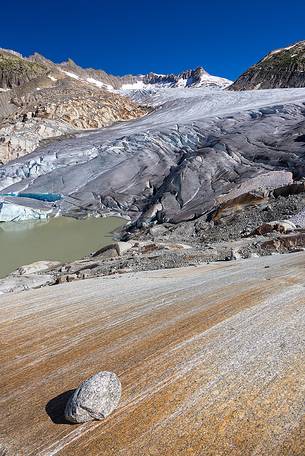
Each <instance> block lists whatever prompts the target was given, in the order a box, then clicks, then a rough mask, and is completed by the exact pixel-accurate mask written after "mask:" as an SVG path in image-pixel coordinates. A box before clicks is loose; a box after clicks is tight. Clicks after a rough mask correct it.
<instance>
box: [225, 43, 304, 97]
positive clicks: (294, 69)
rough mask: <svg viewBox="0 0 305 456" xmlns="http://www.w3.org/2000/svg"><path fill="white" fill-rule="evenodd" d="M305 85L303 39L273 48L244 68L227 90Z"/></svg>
mask: <svg viewBox="0 0 305 456" xmlns="http://www.w3.org/2000/svg"><path fill="white" fill-rule="evenodd" d="M298 87H305V41H298V42H296V43H294V44H292V45H289V46H287V47H284V48H279V49H274V50H273V51H271V52H269V53H268V54H267V55H265V56H264V57H263V58H262V59H261V60H259V61H258V62H257V63H256V64H254V65H252V66H251V67H250V68H249V69H248V70H246V71H245V72H244V73H243V74H241V76H239V78H237V80H236V81H235V82H234V83H233V84H232V85H231V86H230V87H229V90H238V91H239V90H259V89H275V88H298Z"/></svg>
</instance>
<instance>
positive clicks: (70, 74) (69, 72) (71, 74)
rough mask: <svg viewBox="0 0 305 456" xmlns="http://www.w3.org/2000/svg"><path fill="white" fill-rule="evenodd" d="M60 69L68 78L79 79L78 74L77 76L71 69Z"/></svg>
mask: <svg viewBox="0 0 305 456" xmlns="http://www.w3.org/2000/svg"><path fill="white" fill-rule="evenodd" d="M62 71H63V73H65V74H66V75H67V76H69V77H70V78H73V79H77V80H80V79H81V78H80V77H79V76H77V74H75V73H71V71H65V70H62Z"/></svg>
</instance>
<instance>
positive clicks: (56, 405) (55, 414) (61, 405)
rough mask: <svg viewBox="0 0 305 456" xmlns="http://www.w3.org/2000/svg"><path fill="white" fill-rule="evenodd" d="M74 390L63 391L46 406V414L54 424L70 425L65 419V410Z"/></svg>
mask: <svg viewBox="0 0 305 456" xmlns="http://www.w3.org/2000/svg"><path fill="white" fill-rule="evenodd" d="M74 391H75V390H69V391H65V392H64V393H62V394H59V395H58V396H56V397H54V398H53V399H51V400H50V401H49V402H48V403H47V405H46V412H47V414H48V415H49V417H50V418H51V420H52V421H53V423H55V424H72V423H70V422H69V421H67V420H66V418H65V408H66V404H67V402H68V399H69V398H70V396H71V395H72V394H73V393H74Z"/></svg>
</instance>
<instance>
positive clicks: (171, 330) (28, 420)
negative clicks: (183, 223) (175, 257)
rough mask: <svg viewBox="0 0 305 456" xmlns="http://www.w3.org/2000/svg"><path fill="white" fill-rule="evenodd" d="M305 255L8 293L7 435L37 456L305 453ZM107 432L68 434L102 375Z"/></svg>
mask: <svg viewBox="0 0 305 456" xmlns="http://www.w3.org/2000/svg"><path fill="white" fill-rule="evenodd" d="M304 262H305V254H304V253H297V254H292V255H282V256H276V257H275V256H271V257H268V258H258V259H252V260H247V261H238V262H233V263H232V262H230V263H214V264H210V265H203V266H199V267H197V268H194V267H189V268H183V269H176V270H163V271H154V272H151V271H150V272H142V273H137V274H125V275H123V276H112V277H106V278H99V279H92V280H86V281H80V282H73V283H67V284H63V285H58V286H55V287H48V288H43V289H40V290H32V291H28V292H24V293H19V294H13V295H10V296H2V297H1V299H0V307H1V312H0V334H1V344H2V347H1V354H0V361H1V364H0V366H1V367H0V369H1V376H0V384H1V408H0V410H1V411H0V417H1V419H0V433H1V441H0V443H1V444H2V447H3V448H6V449H7V454H8V455H10V454H14V455H17V454H18V455H26V456H32V455H33V456H34V455H35V456H38V455H40V456H46V455H48V456H50V455H65V456H72V455H73V456H77V455H84V454H86V455H90V456H91V455H92V456H94V455H105V456H119V455H124V456H143V455H158V456H162V455H174V456H180V455H181V456H186V455H191V456H199V455H205V456H209V455H211V456H215V455H233V456H237V455H238V456H248V455H249V456H250V455H254V454H255V455H264V456H270V455H277V456H291V455H299V456H301V455H303V454H304V452H305V439H304V419H303V416H304V387H305V383H304V337H303V335H304V329H305V328H304V317H305V315H304V309H305V308H304V281H305V269H304ZM102 369H103V370H104V369H105V370H109V371H115V372H116V373H117V374H118V375H119V378H120V380H121V382H122V400H121V403H120V406H119V408H118V409H117V410H116V411H115V412H114V413H113V414H112V415H111V416H110V417H109V418H107V419H106V420H105V421H102V422H93V423H85V424H82V425H79V426H72V425H69V424H66V423H65V422H64V420H63V410H64V406H65V403H66V401H67V398H68V397H69V394H70V393H69V392H71V390H73V389H74V388H76V387H77V386H78V385H79V383H80V382H81V381H83V380H84V379H86V378H87V377H89V376H90V375H92V374H94V373H95V372H97V371H98V370H102Z"/></svg>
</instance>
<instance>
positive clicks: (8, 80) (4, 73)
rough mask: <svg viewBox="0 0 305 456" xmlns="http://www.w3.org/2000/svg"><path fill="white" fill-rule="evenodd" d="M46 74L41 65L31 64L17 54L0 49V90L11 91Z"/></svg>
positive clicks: (46, 70) (46, 69)
mask: <svg viewBox="0 0 305 456" xmlns="http://www.w3.org/2000/svg"><path fill="white" fill-rule="evenodd" d="M47 73H48V68H47V67H46V66H44V65H43V64H41V63H38V62H31V61H29V60H26V59H24V58H22V56H20V55H19V54H17V53H14V52H9V51H6V50H2V49H0V88H2V89H11V88H13V87H18V86H21V85H22V84H24V83H26V82H29V81H31V80H32V79H35V78H37V77H38V76H41V75H45V74H47Z"/></svg>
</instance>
